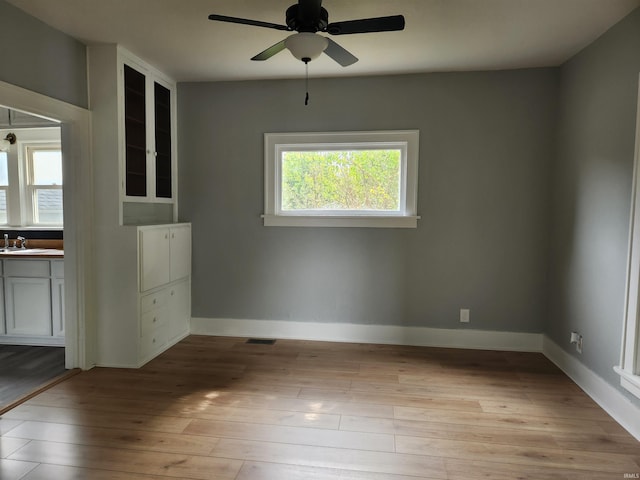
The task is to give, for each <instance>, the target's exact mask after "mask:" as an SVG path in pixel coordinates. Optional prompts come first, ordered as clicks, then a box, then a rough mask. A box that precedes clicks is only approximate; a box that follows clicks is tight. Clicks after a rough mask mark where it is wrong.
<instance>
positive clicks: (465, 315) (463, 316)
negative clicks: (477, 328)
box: [460, 308, 470, 323]
mask: <svg viewBox="0 0 640 480" xmlns="http://www.w3.org/2000/svg"><path fill="white" fill-rule="evenodd" d="M469 313H470V310H469V309H468V308H461V309H460V323H469Z"/></svg>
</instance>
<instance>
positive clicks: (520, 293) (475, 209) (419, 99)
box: [178, 65, 558, 332]
mask: <svg viewBox="0 0 640 480" xmlns="http://www.w3.org/2000/svg"><path fill="white" fill-rule="evenodd" d="M310 71H311V74H312V75H313V66H311V68H310ZM303 72H304V69H303V67H302V65H301V68H300V77H301V78H300V80H295V81H256V82H230V83H191V84H180V86H179V92H178V98H179V112H178V125H179V135H178V137H179V139H180V143H179V148H180V151H179V154H180V162H181V163H180V177H179V178H180V185H179V192H180V203H179V205H180V219H181V220H184V221H191V222H193V235H194V238H193V307H192V314H193V316H194V317H206V318H250V319H276V320H298V321H318V322H351V323H360V324H380V325H412V326H430V327H443V328H458V327H461V324H460V323H459V322H458V316H459V309H460V308H461V307H465V308H470V309H471V323H470V324H469V325H468V326H465V327H466V328H474V329H484V330H503V331H522V332H540V331H541V330H542V327H543V321H542V319H543V318H545V316H546V313H547V312H546V301H545V299H546V280H547V267H546V266H547V259H548V239H549V231H548V211H549V205H548V197H549V188H548V172H549V168H550V162H551V161H552V159H553V156H554V152H555V144H554V135H553V132H554V130H555V124H554V122H555V118H556V110H555V109H556V104H557V99H556V95H557V86H558V84H557V81H558V75H557V74H558V71H557V69H534V70H522V71H508V72H480V73H451V74H425V75H409V76H389V77H369V78H346V79H312V80H311V104H310V105H309V106H308V107H305V106H304V80H303ZM383 129H419V130H420V167H419V169H420V172H419V214H420V215H421V216H422V220H420V222H419V228H418V229H411V230H401V229H400V230H395V229H356V228H334V229H330V228H282V227H263V226H262V222H261V219H260V214H261V213H262V211H263V161H264V160H263V133H265V132H295V131H332V130H383Z"/></svg>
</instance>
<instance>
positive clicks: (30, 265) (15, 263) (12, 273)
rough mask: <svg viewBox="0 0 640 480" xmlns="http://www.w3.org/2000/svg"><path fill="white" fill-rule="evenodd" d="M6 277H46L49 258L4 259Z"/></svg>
mask: <svg viewBox="0 0 640 480" xmlns="http://www.w3.org/2000/svg"><path fill="white" fill-rule="evenodd" d="M4 274H5V275H6V276H7V277H48V276H49V260H5V261H4Z"/></svg>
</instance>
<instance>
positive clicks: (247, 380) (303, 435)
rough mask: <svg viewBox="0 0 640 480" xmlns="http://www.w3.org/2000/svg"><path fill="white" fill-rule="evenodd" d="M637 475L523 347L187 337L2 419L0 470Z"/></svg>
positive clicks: (582, 403)
mask: <svg viewBox="0 0 640 480" xmlns="http://www.w3.org/2000/svg"><path fill="white" fill-rule="evenodd" d="M638 473H640V444H639V442H637V441H636V440H635V439H634V438H633V437H631V436H630V435H629V434H628V433H627V432H625V431H624V430H623V429H622V428H621V427H620V426H619V425H618V424H617V423H616V422H614V421H613V420H612V419H611V418H610V417H609V416H608V415H607V414H606V413H605V412H604V411H603V410H602V409H600V408H599V407H598V406H597V405H596V404H595V403H594V402H593V401H592V400H591V399H590V398H589V397H587V396H586V395H585V394H584V393H583V392H582V391H581V390H580V389H579V388H578V387H577V386H576V385H575V384H574V383H572V382H571V380H569V379H568V378H567V377H566V376H565V375H564V374H562V373H561V372H560V371H559V370H558V369H557V368H556V367H555V366H553V365H552V364H551V363H550V362H549V361H548V360H547V359H545V358H544V357H543V356H542V355H540V354H531V353H506V352H492V351H476V350H454V349H436V348H416V347H397V346H381V345H357V344H338V343H320V342H305V341H290V340H279V341H277V343H276V344H275V345H250V344H246V343H245V339H236V338H216V337H198V336H192V337H189V338H187V339H186V340H184V341H182V342H181V343H180V344H178V345H177V346H175V347H173V348H172V349H170V350H169V351H167V352H165V353H164V354H163V355H161V356H160V357H158V358H156V359H155V360H153V361H152V362H150V363H149V364H147V365H146V366H145V367H144V368H142V369H139V370H119V369H104V368H96V369H93V370H91V371H88V372H83V373H81V374H79V375H76V376H74V377H72V378H70V379H68V380H66V381H64V382H62V383H60V384H58V385H56V386H54V387H52V388H51V389H49V390H48V391H46V392H44V393H42V394H40V395H38V396H36V397H34V398H32V399H31V400H29V401H28V402H26V403H24V404H23V405H21V406H19V407H17V408H15V409H13V410H11V411H10V412H8V413H6V414H5V415H3V416H2V417H1V418H0V478H1V479H2V480H16V479H21V480H68V479H74V480H123V479H141V480H154V479H155V480H160V479H167V478H181V479H236V480H250V479H251V480H287V479H292V480H302V479H304V480H356V479H360V480H364V479H371V480H415V479H417V478H421V479H454V480H455V479H460V480H462V479H464V480H468V479H493V480H513V479H536V480H552V479H553V480H559V479H560V480H561V479H566V480H569V479H571V480H573V479H577V478H580V479H598V480H599V479H623V478H625V474H630V475H636V474H638ZM627 478H634V477H627ZM635 478H637V477H635Z"/></svg>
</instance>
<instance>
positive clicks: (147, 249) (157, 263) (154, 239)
mask: <svg viewBox="0 0 640 480" xmlns="http://www.w3.org/2000/svg"><path fill="white" fill-rule="evenodd" d="M169 255H170V249H169V229H168V228H150V229H148V230H147V229H145V230H140V291H141V292H146V291H147V290H151V289H152V288H155V287H159V286H160V285H164V284H165V283H169V279H170V263H169V258H170V256H169Z"/></svg>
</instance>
